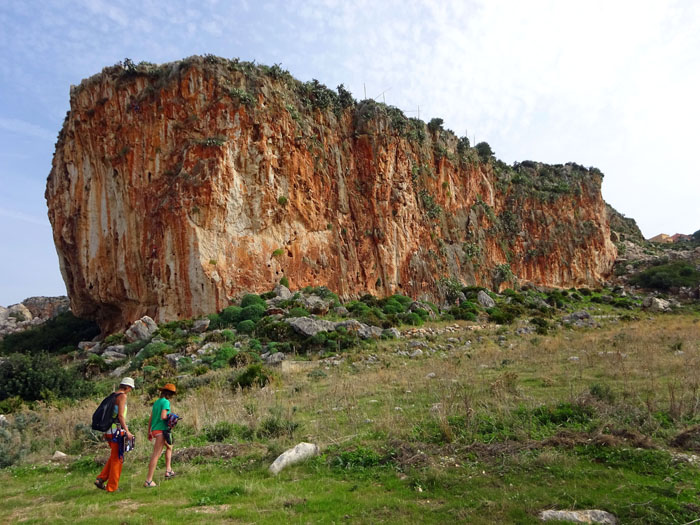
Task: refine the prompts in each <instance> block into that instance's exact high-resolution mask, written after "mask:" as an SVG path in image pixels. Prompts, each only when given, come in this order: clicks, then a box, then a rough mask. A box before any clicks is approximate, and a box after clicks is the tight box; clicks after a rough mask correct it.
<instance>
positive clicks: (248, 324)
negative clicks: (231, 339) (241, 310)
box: [236, 319, 255, 334]
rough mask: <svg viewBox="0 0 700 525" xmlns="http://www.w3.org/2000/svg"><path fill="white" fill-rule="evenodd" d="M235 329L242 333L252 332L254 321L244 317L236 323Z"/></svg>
mask: <svg viewBox="0 0 700 525" xmlns="http://www.w3.org/2000/svg"><path fill="white" fill-rule="evenodd" d="M236 330H238V331H239V332H240V333H242V334H252V333H253V331H254V330H255V323H254V322H253V321H251V320H250V319H246V320H245V321H241V322H240V323H238V324H237V325H236Z"/></svg>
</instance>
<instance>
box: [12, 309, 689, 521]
mask: <svg viewBox="0 0 700 525" xmlns="http://www.w3.org/2000/svg"><path fill="white" fill-rule="evenodd" d="M643 317H644V318H643V319H641V320H639V321H628V322H622V321H619V320H617V319H613V318H611V319H600V320H599V322H600V323H601V325H602V326H601V327H600V328H585V329H567V328H559V329H557V330H556V331H554V332H553V333H551V334H550V335H546V336H544V335H535V334H532V335H524V336H519V335H517V334H516V333H515V329H516V327H517V325H514V326H509V327H507V328H504V327H498V326H489V327H485V328H483V327H477V328H476V329H473V328H474V327H473V326H470V324H471V323H466V322H457V323H455V322H452V323H440V324H434V325H429V326H427V328H428V329H427V330H424V332H423V333H417V334H416V335H415V336H414V337H408V336H407V335H406V334H404V337H403V338H402V339H400V340H395V341H380V342H378V343H377V344H376V345H371V346H367V347H364V348H362V349H360V350H355V351H351V352H348V353H345V354H342V355H339V356H337V357H336V358H330V359H326V360H320V361H319V360H312V361H306V362H302V363H301V364H299V365H298V366H296V367H290V369H289V370H286V369H285V370H281V371H279V372H278V376H277V379H276V380H275V381H274V382H273V383H272V384H271V385H269V386H267V387H265V388H263V389H252V390H246V391H240V390H238V391H234V390H232V389H231V388H230V387H229V383H228V381H227V379H228V378H229V376H230V375H231V374H232V371H231V370H230V369H228V370H226V369H225V370H220V371H216V372H210V373H209V374H207V375H205V376H201V378H200V379H201V386H198V387H196V388H195V387H194V386H191V387H190V388H189V389H188V390H187V391H186V392H184V393H183V395H181V396H180V397H179V398H178V399H176V400H175V401H174V403H173V407H174V411H175V412H177V413H178V414H180V415H182V416H184V418H183V421H182V423H181V424H179V425H178V427H177V429H176V432H175V436H176V452H178V455H176V458H175V460H174V462H173V466H174V469H175V470H176V471H177V472H178V477H176V478H175V479H173V480H169V481H166V480H164V479H163V478H162V474H163V469H162V468H160V470H159V472H158V474H157V477H156V478H155V481H156V482H157V483H158V484H159V486H158V487H157V488H153V489H145V488H143V487H142V484H143V481H144V479H145V475H146V466H147V460H148V456H149V453H150V450H149V444H148V441H147V440H146V439H145V437H146V436H145V431H146V426H147V422H148V413H149V410H150V402H152V399H147V396H146V395H145V394H141V395H138V393H137V395H132V396H131V397H130V399H129V421H130V427H131V428H132V430H136V433H137V440H138V442H137V445H138V446H137V449H136V450H135V451H133V452H130V453H128V454H127V458H126V462H125V465H124V472H123V475H122V481H121V484H120V491H119V492H118V493H116V494H106V493H104V492H102V491H98V490H96V489H95V488H94V486H93V485H92V481H93V480H94V477H95V475H96V474H97V473H98V472H99V469H100V465H98V464H97V463H96V462H95V458H96V457H97V458H98V459H99V458H105V457H106V451H107V447H106V445H105V444H103V443H97V442H94V441H92V439H91V436H90V433H89V432H88V431H87V430H86V429H85V425H86V424H87V423H88V422H89V420H90V416H91V414H92V411H93V410H94V408H95V406H96V405H97V403H98V402H99V399H97V398H95V399H92V400H88V401H87V402H86V401H82V402H80V403H79V404H74V405H71V404H65V403H63V404H61V403H58V404H54V405H51V406H47V405H38V406H37V408H36V410H35V411H33V412H24V413H20V414H15V415H14V416H8V419H9V420H10V425H9V426H8V427H3V430H4V431H6V432H10V431H12V432H15V433H16V441H17V446H18V447H20V446H21V447H25V449H26V452H27V454H26V455H25V457H24V459H23V460H22V462H21V463H20V464H19V466H13V467H8V468H6V469H3V470H0V486H2V495H3V504H2V505H0V522H3V523H44V522H46V521H48V520H50V521H52V522H56V523H63V522H71V523H96V522H100V523H103V524H109V523H173V522H187V523H200V522H201V523H217V522H232V523H280V522H288V523H398V522H404V523H444V522H446V521H454V522H464V523H538V522H539V521H538V518H537V515H538V513H539V512H540V511H541V510H544V509H589V508H597V509H603V510H607V511H609V512H611V513H613V514H615V515H616V516H617V517H618V518H619V520H620V522H621V523H640V524H641V523H669V524H671V523H674V524H684V523H688V522H691V521H693V520H696V519H698V518H699V517H700V501H699V496H700V476H699V474H700V471H699V470H698V468H699V467H698V465H699V464H700V463H694V462H693V461H692V460H693V458H692V456H691V454H693V452H694V451H700V431H698V430H697V429H696V425H697V424H698V423H700V391H699V388H700V366H699V365H700V317H699V316H698V315H697V314H687V315H658V316H656V317H654V318H651V317H648V316H646V314H643ZM431 332H432V333H431ZM418 349H420V350H421V355H415V356H414V357H409V356H408V355H405V354H408V353H416V354H417V352H416V350H418ZM8 428H9V429H11V430H7V429H8ZM12 429H13V430H12ZM683 432H686V433H685V434H682V433H683ZM679 435H681V437H680V439H679V438H678V436H679ZM301 441H307V442H312V443H316V444H318V445H319V446H320V447H321V450H322V455H321V456H320V457H318V458H315V459H313V460H310V461H307V462H306V463H304V464H302V465H298V466H294V467H290V468H289V469H286V470H284V471H282V473H281V474H280V475H279V476H277V477H273V476H271V475H269V474H268V473H267V467H268V466H269V464H270V463H271V462H272V461H273V460H274V459H275V457H276V456H277V455H278V454H279V453H281V452H282V451H284V450H285V449H287V448H289V447H291V446H293V445H295V444H297V443H299V442H301ZM213 444H216V445H217V446H219V448H218V449H216V452H215V453H214V454H213V455H212V454H209V455H207V454H206V451H207V450H208V449H207V447H210V448H211V445H213ZM57 449H58V450H62V451H64V452H66V453H69V454H71V457H70V458H69V460H67V461H63V462H54V463H50V462H49V461H48V460H49V458H50V457H51V455H52V454H53V452H54V450H57ZM683 454H685V455H683ZM699 461H700V460H699Z"/></svg>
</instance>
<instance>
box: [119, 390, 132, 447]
mask: <svg viewBox="0 0 700 525" xmlns="http://www.w3.org/2000/svg"><path fill="white" fill-rule="evenodd" d="M117 406H118V407H119V412H117V419H118V420H119V424H120V425H121V426H122V428H123V429H124V431H125V432H126V437H128V438H129V439H131V438H133V437H134V435H133V434H132V433H131V432H129V427H127V426H126V420H125V419H124V407H125V406H126V395H124V396H119V398H118V399H117Z"/></svg>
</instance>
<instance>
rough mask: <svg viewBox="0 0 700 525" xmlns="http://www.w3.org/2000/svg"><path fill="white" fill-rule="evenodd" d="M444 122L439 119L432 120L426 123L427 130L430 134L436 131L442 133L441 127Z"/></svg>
mask: <svg viewBox="0 0 700 525" xmlns="http://www.w3.org/2000/svg"><path fill="white" fill-rule="evenodd" d="M444 122H445V121H444V120H442V119H441V118H434V119H432V120H431V121H430V122H428V129H429V130H430V132H431V133H435V132H437V131H442V125H443V123H444Z"/></svg>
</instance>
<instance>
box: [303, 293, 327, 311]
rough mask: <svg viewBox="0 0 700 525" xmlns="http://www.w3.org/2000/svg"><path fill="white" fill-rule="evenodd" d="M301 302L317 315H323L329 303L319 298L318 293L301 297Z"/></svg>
mask: <svg viewBox="0 0 700 525" xmlns="http://www.w3.org/2000/svg"><path fill="white" fill-rule="evenodd" d="M301 303H302V304H303V305H304V308H306V309H307V310H308V311H309V312H311V313H312V314H317V315H325V314H327V313H328V309H329V308H330V304H329V303H328V302H327V301H324V300H323V299H321V298H320V297H319V296H318V295H314V294H312V295H306V296H303V297H302V298H301Z"/></svg>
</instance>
